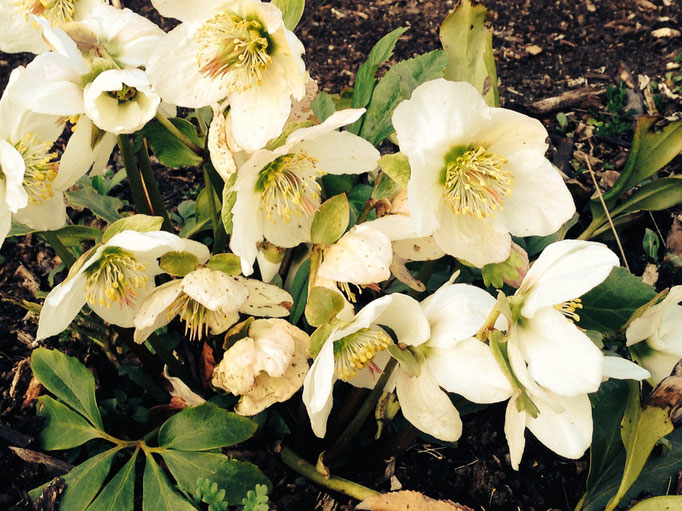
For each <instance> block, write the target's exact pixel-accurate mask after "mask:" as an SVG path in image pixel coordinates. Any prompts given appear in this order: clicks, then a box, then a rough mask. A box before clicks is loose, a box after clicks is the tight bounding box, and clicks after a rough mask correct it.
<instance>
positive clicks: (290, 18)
mask: <svg viewBox="0 0 682 511" xmlns="http://www.w3.org/2000/svg"><path fill="white" fill-rule="evenodd" d="M272 3H273V4H275V5H276V6H277V7H279V10H280V11H282V19H283V20H284V26H285V27H287V28H288V29H289V30H294V29H295V28H296V25H298V22H299V21H300V20H301V16H303V10H304V9H305V0H272Z"/></svg>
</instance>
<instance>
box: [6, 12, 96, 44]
mask: <svg viewBox="0 0 682 511" xmlns="http://www.w3.org/2000/svg"><path fill="white" fill-rule="evenodd" d="M104 2H105V0H0V51H3V52H5V53H17V52H31V53H43V52H46V51H48V50H49V47H48V46H47V44H45V41H43V38H42V31H41V29H40V25H39V24H38V23H37V22H35V21H33V20H32V19H31V18H30V16H31V15H35V16H40V17H42V18H45V19H46V20H47V22H48V23H49V24H50V25H52V26H53V27H57V28H59V27H62V26H63V25H64V24H65V23H69V22H72V21H79V20H83V19H85V18H87V17H88V16H90V15H91V14H92V12H93V11H94V10H95V8H96V7H97V6H98V5H101V4H102V3H104Z"/></svg>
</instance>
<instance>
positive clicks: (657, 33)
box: [651, 27, 680, 39]
mask: <svg viewBox="0 0 682 511" xmlns="http://www.w3.org/2000/svg"><path fill="white" fill-rule="evenodd" d="M651 35H652V36H654V37H655V38H656V39H660V38H661V37H680V31H679V30H675V29H674V28H670V27H663V28H657V29H656V30H654V31H653V32H651Z"/></svg>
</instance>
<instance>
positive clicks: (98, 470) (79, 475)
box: [28, 447, 120, 511]
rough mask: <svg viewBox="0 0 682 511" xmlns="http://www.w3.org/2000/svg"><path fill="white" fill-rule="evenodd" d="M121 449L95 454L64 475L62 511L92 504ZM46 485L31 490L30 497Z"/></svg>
mask: <svg viewBox="0 0 682 511" xmlns="http://www.w3.org/2000/svg"><path fill="white" fill-rule="evenodd" d="M119 449H120V448H119V447H115V448H113V449H110V450H108V451H106V452H103V453H101V454H98V455H97V456H93V457H92V458H90V459H89V460H87V461H85V462H83V463H81V464H80V465H78V466H77V467H75V468H73V469H72V470H71V471H70V472H69V473H68V474H66V475H65V476H63V479H64V482H65V483H66V490H65V491H64V495H62V497H61V500H60V501H59V510H60V511H84V510H85V509H86V508H87V507H88V506H89V505H90V502H92V499H94V498H95V495H97V493H98V492H99V490H100V488H101V487H102V484H103V483H104V480H105V479H106V478H107V475H109V471H110V470H111V464H112V462H113V461H114V455H115V454H116V453H117V452H118V451H119ZM46 486H47V484H45V485H43V486H41V487H40V488H36V489H35V490H31V491H30V492H29V494H28V495H29V497H31V499H32V500H35V499H37V498H38V497H40V495H41V493H42V491H43V488H45V487H46Z"/></svg>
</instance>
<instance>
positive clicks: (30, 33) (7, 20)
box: [0, 0, 49, 54]
mask: <svg viewBox="0 0 682 511" xmlns="http://www.w3.org/2000/svg"><path fill="white" fill-rule="evenodd" d="M48 50H49V47H48V46H47V44H45V41H43V34H42V31H41V30H40V29H39V28H37V27H36V26H34V25H33V24H32V23H31V22H30V21H28V20H26V17H25V15H24V13H23V12H21V11H20V8H19V6H18V5H17V2H16V0H0V51H2V52H4V53H19V52H30V53H36V54H38V53H43V52H46V51H48Z"/></svg>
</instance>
